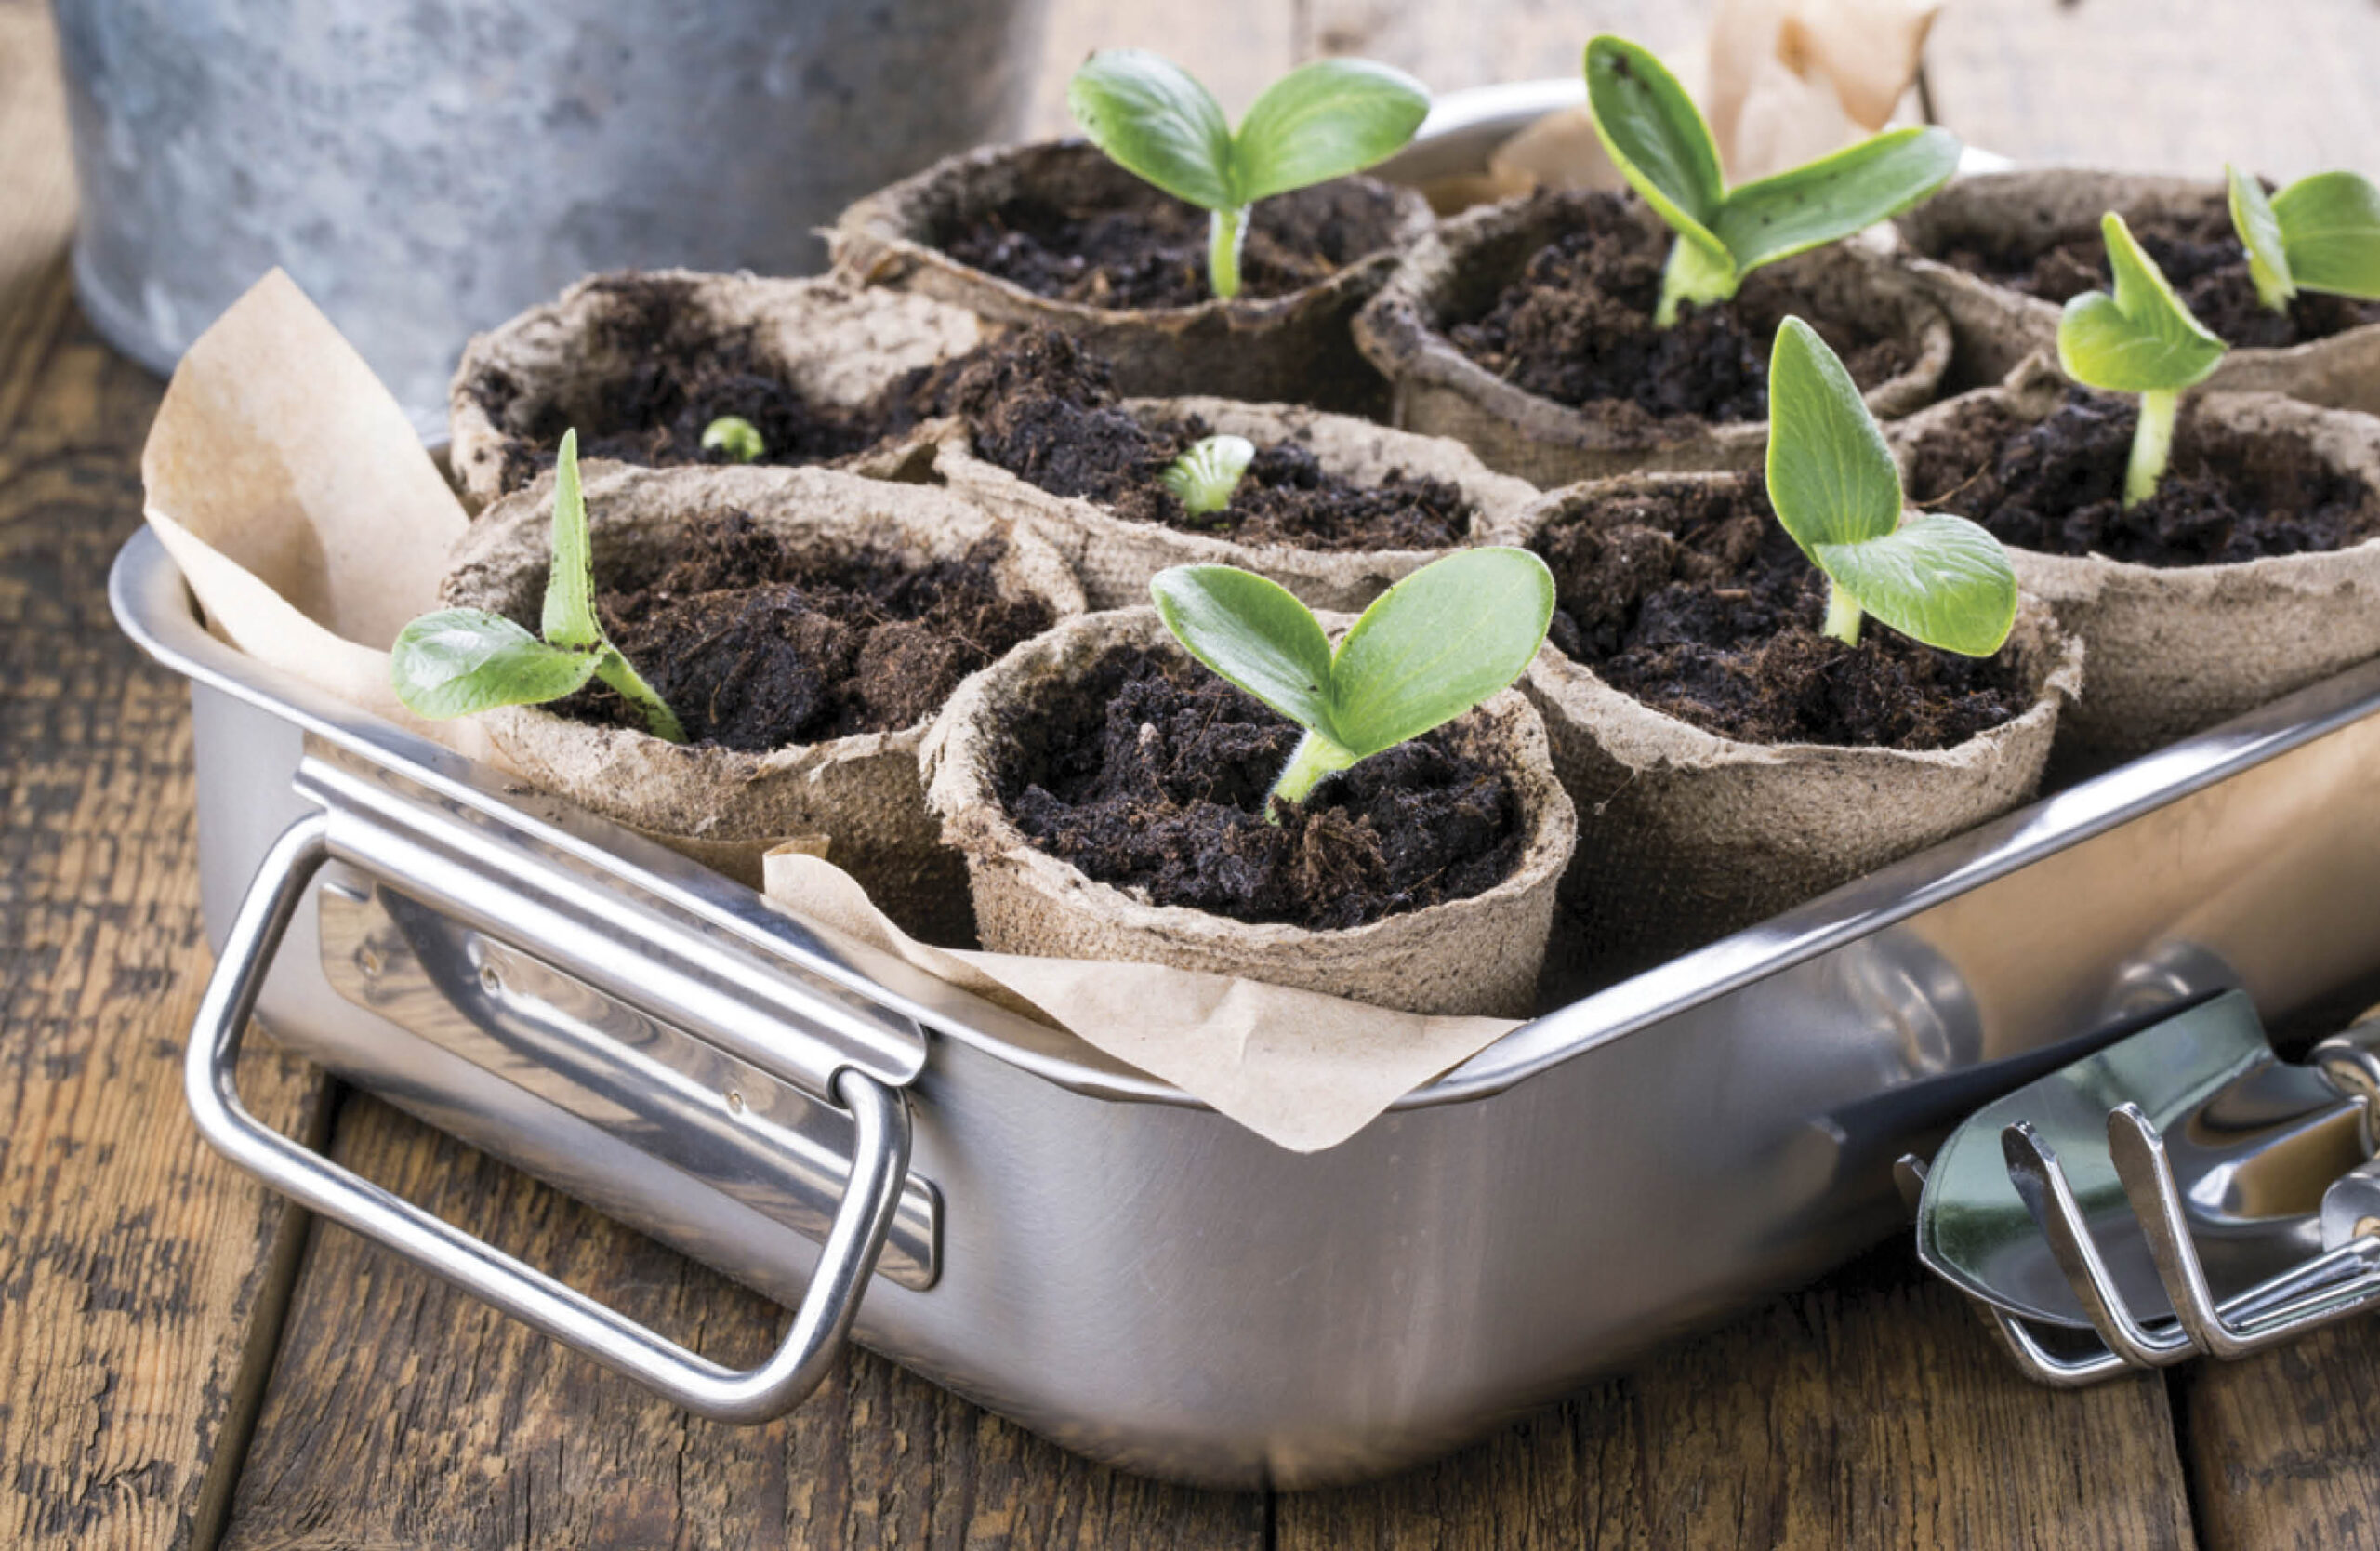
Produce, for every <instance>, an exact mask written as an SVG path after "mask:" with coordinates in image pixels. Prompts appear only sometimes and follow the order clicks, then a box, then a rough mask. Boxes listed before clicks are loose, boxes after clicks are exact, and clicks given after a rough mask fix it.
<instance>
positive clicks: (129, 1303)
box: [0, 147, 311, 1547]
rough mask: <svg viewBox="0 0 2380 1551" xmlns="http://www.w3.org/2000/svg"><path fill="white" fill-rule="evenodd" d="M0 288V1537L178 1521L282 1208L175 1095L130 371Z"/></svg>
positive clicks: (166, 739) (170, 960) (160, 1527)
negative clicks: (218, 1147)
mask: <svg viewBox="0 0 2380 1551" xmlns="http://www.w3.org/2000/svg"><path fill="white" fill-rule="evenodd" d="M14 154H15V148H13V147H12V148H11V156H12V157H13V155H14ZM11 214H13V212H12V211H10V210H9V209H8V208H7V205H6V201H5V200H0V221H6V220H7V219H9V217H10V215H11ZM0 312H6V313H7V315H9V316H10V317H12V318H13V319H14V320H16V322H17V323H18V324H19V325H20V329H19V331H18V332H16V333H14V334H13V335H12V336H11V338H8V339H7V341H6V348H5V349H0V368H5V371H6V373H7V375H6V376H0V413H5V415H6V416H7V418H6V419H5V420H0V617H5V618H7V621H8V628H7V630H0V1460H5V1461H6V1462H7V1465H6V1468H5V1469H0V1544H7V1545H10V1546H67V1545H75V1546H94V1545H124V1546H142V1547H154V1546H168V1545H174V1546H179V1545H188V1544H193V1543H194V1542H203V1541H204V1540H205V1536H206V1532H207V1529H208V1522H207V1521H208V1518H209V1517H210V1515H211V1514H213V1513H215V1512H217V1511H218V1510H219V1507H220V1502H219V1498H218V1496H217V1495H216V1493H217V1492H218V1491H219V1490H220V1488H221V1487H222V1486H223V1485H225V1484H227V1482H228V1478H218V1480H217V1481H216V1482H215V1484H214V1485H213V1486H212V1487H211V1486H210V1484H209V1479H208V1477H207V1474H206V1472H207V1467H208V1465H209V1462H210V1460H211V1459H212V1458H213V1456H214V1452H215V1451H216V1449H217V1446H218V1443H219V1442H221V1441H223V1440H225V1439H230V1440H231V1441H232V1443H233V1445H234V1447H233V1448H232V1451H231V1452H232V1453H233V1455H234V1456H236V1452H237V1450H236V1440H237V1438H238V1437H239V1436H240V1434H241V1432H242V1431H243V1429H244V1427H245V1423H246V1420H247V1418H248V1416H249V1415H250V1414H251V1407H252V1404H253V1399H254V1395H255V1392H256V1389H257V1387H258V1380H259V1379H260V1377H261V1368H262V1359H263V1358H264V1357H265V1356H266V1355H267V1352H268V1351H269V1346H268V1348H267V1351H258V1352H251V1351H250V1349H249V1346H248V1341H249V1336H250V1333H251V1330H252V1328H253V1327H254V1326H255V1325H256V1322H257V1321H258V1316H259V1315H260V1314H262V1315H265V1316H268V1317H269V1316H270V1314H271V1309H272V1307H273V1306H274V1301H275V1298H276V1296H277V1294H278V1293H279V1291H280V1290H281V1289H283V1288H284V1287H285V1285H286V1279H287V1275H288V1272H289V1271H290V1270H291V1269H292V1266H290V1265H288V1264H281V1265H276V1264H275V1261H274V1257H273V1251H274V1247H275V1245H276V1243H278V1242H281V1241H283V1240H284V1239H289V1238H290V1237H291V1236H292V1230H291V1227H290V1226H289V1224H288V1223H287V1221H286V1219H285V1214H284V1211H283V1209H282V1208H281V1207H280V1206H279V1204H278V1203H277V1202H275V1201H273V1200H270V1199H268V1198H267V1197H266V1195H265V1194H264V1193H263V1192H262V1191H261V1190H259V1189H258V1188H257V1187H256V1186H253V1185H251V1184H250V1183H249V1182H248V1181H247V1180H246V1179H245V1178H244V1177H242V1176H240V1175H239V1174H238V1173H236V1172H234V1171H233V1170H232V1169H231V1167H230V1166H229V1165H228V1164H224V1163H221V1162H219V1161H218V1160H216V1159H215V1158H214V1157H213V1155H212V1154H210V1153H208V1152H207V1151H206V1149H205V1147H204V1145H203V1144H202V1143H201V1142H200V1141H199V1139H198V1136H197V1133H195V1132H194V1131H193V1130H192V1127H191V1124H190V1121H189V1120H188V1118H187V1116H186V1114H185V1113H184V1110H183V1107H182V1098H181V1049H182V1037H183V1034H184V1032H185V1031H186V1030H187V1028H188V1027H189V1023H190V1019H191V1016H192V1013H193V1012H194V1010H195V1005H196V1001H197V996H198V992H199V988H200V987H201V986H202V985H203V984H204V982H205V975H206V972H207V969H208V956H207V951H206V944H205V938H204V935H203V934H202V931H201V927H200V920H199V910H198V887H197V878H196V857H195V853H194V846H193V836H192V815H191V802H192V785H191V773H190V753H191V749H190V736H189V711H188V701H187V699H186V697H185V696H184V694H183V691H182V688H181V686H180V684H179V683H177V682H175V681H173V680H171V679H169V678H168V677H167V676H166V675H165V674H163V673H161V672H158V671H156V670H154V669H149V668H146V667H144V666H142V665H140V664H139V662H138V661H137V659H136V655H135V654H134V652H133V650H132V648H131V647H130V646H129V645H128V644H127V643H125V642H124V641H123V639H122V638H121V637H120V636H118V635H117V634H116V632H115V630H114V627H113V625H112V622H111V621H110V619H109V617H108V614H107V605H106V600H105V595H104V587H105V578H106V571H107V563H108V561H109V560H110V558H111V557H112V554H113V552H114V550H115V547H116V545H117V544H118V543H120V542H121V541H122V539H123V537H124V536H125V535H126V533H127V532H128V531H129V530H130V529H131V528H132V526H133V525H134V524H136V523H137V522H138V521H139V481H138V479H137V477H136V475H135V474H134V472H133V466H134V457H135V456H136V452H137V449H138V447H139V442H140V437H141V435H142V432H143V431H144V430H145V429H146V427H147V424H148V420H149V417H150V415H151V413H152V410H153V409H154V406H155V403H156V394H157V389H156V386H155V384H154V382H153V381H152V379H150V378H147V377H146V376H145V375H143V374H142V373H140V372H139V370H138V369H137V368H135V367H133V366H131V365H128V364H126V362H125V361H123V360H122V359H121V358H120V357H118V356H116V355H114V354H113V353H112V352H111V351H108V350H107V348H106V347H105V346H103V345H101V344H100V343H99V340H98V339H97V338H95V337H93V336H92V335H91V334H90V333H89V332H88V331H87V330H86V328H85V327H84V326H83V325H82V324H81V322H80V320H79V318H78V317H77V316H76V315H75V314H74V312H73V304H72V302H71V300H70V299H69V298H68V297H67V294H66V281H65V272H64V265H63V262H62V259H61V257H60V256H59V255H58V254H56V253H55V252H53V254H52V256H51V259H50V260H49V262H48V263H47V264H46V266H45V270H44V273H43V274H42V276H41V277H40V278H39V280H38V281H37V282H35V283H33V284H32V285H24V286H20V288H19V289H18V290H17V292H16V293H15V297H14V299H13V300H12V301H11V302H9V303H8V305H7V307H6V308H0ZM260 1055H261V1053H260ZM246 1081H247V1089H248V1093H249V1095H250V1098H251V1102H252V1103H253V1104H254V1105H255V1106H256V1107H257V1110H258V1113H259V1114H260V1115H263V1116H266V1117H268V1118H269V1119H271V1120H273V1121H274V1122H275V1123H280V1124H291V1123H294V1122H295V1121H296V1120H297V1119H298V1113H299V1111H300V1109H301V1107H302V1106H303V1102H304V1099H305V1095H306V1094H308V1093H309V1092H310V1091H311V1084H310V1083H309V1082H308V1081H307V1080H305V1079H304V1078H303V1076H302V1075H301V1074H298V1073H297V1072H295V1071H294V1070H291V1069H287V1068H284V1067H282V1066H281V1065H280V1064H279V1063H278V1062H276V1061H275V1060H273V1059H271V1057H270V1056H269V1055H261V1058H260V1059H259V1060H258V1061H255V1062H252V1063H250V1065H249V1067H247V1069H246Z"/></svg>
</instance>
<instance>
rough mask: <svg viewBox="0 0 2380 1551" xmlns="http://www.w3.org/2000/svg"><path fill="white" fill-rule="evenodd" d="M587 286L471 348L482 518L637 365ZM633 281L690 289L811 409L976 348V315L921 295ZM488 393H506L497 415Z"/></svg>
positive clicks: (655, 277) (606, 305)
mask: <svg viewBox="0 0 2380 1551" xmlns="http://www.w3.org/2000/svg"><path fill="white" fill-rule="evenodd" d="M620 278H624V277H621V276H601V275H599V276H597V277H595V278H593V279H589V280H582V281H580V282H579V283H578V284H576V285H573V286H572V287H571V288H570V289H569V290H567V291H564V292H563V293H562V297H561V298H560V299H559V300H555V301H550V302H548V303H546V304H544V305H543V306H539V307H532V308H531V309H529V311H527V312H523V313H522V314H521V315H520V316H518V317H516V318H513V319H512V320H510V321H509V322H508V323H506V324H504V325H502V326H500V327H498V328H496V329H493V330H491V331H490V332H488V333H485V334H482V335H480V336H478V337H477V338H474V339H472V340H471V342H470V345H469V348H468V349H467V350H465V351H464V352H463V360H462V364H461V365H459V366H458V367H457V368H456V372H455V380H454V384H453V386H452V388H451V390H450V391H449V395H448V408H449V415H450V420H449V426H450V433H451V435H452V438H453V447H452V454H451V456H452V458H453V462H454V467H455V474H456V478H457V479H458V480H460V481H461V483H462V486H463V496H464V498H465V500H466V501H467V502H469V504H470V505H471V506H472V507H473V509H474V510H476V509H477V508H479V507H482V506H484V505H486V504H487V503H488V502H490V501H493V500H495V499H496V498H497V497H500V496H502V495H504V494H506V492H507V491H508V490H511V489H518V488H520V487H521V486H522V485H523V484H527V483H528V478H527V477H524V475H523V473H522V463H521V460H520V458H519V457H518V456H517V455H518V454H521V453H523V452H525V451H526V450H527V448H528V442H527V440H526V438H527V436H528V435H529V434H530V433H531V431H532V430H533V428H536V427H541V426H549V425H576V426H578V427H579V428H580V435H581V436H584V435H586V434H587V429H586V428H587V427H588V426H589V425H592V424H597V423H600V422H601V421H602V418H604V417H603V413H602V404H603V403H604V400H605V399H606V398H607V397H608V396H609V395H610V394H611V393H612V392H614V391H616V390H617V389H618V387H619V386H620V384H621V382H622V381H623V379H624V378H627V376H628V373H630V372H631V371H633V370H635V369H636V368H637V367H638V366H640V365H641V364H642V363H641V361H640V360H639V359H637V358H636V357H634V356H632V355H630V354H628V353H627V352H626V351H623V349H622V348H621V346H620V344H619V342H618V341H617V340H616V339H615V338H613V334H612V331H611V330H610V329H609V328H607V327H606V326H605V325H606V323H607V322H608V320H609V319H610V317H611V316H612V314H613V310H614V306H615V304H614V303H613V302H612V301H611V300H610V298H609V296H608V293H607V292H606V289H605V287H606V285H607V284H608V283H609V282H610V281H613V280H616V279H620ZM635 278H638V279H641V280H649V281H658V282H662V283H664V284H668V283H681V284H683V285H687V286H688V287H690V294H689V295H688V297H687V299H686V303H685V305H686V307H687V310H688V312H689V313H690V315H691V316H692V317H694V318H697V319H699V320H701V331H702V332H704V333H706V334H707V335H708V336H709V337H711V338H720V339H725V338H734V337H735V336H738V335H742V336H744V337H746V338H749V340H750V341H751V344H752V347H753V349H754V351H756V352H757V353H758V354H759V355H760V358H761V359H763V360H766V361H769V362H772V363H774V365H776V367H777V368H778V370H779V371H781V372H782V373H783V374H784V378H785V380H786V382H787V383H788V384H789V385H790V386H792V387H793V388H794V389H795V390H797V391H800V393H801V394H803V395H804V396H805V397H807V398H810V399H812V400H813V401H814V402H817V403H822V404H837V405H845V406H849V405H855V404H862V403H864V402H866V400H867V399H868V398H869V397H871V396H872V395H874V394H875V393H876V391H878V390H879V389H881V388H883V387H885V386H886V385H887V384H889V383H891V382H893V381H894V380H895V379H897V378H900V377H901V376H903V375H904V374H905V373H907V372H909V371H911V370H914V369H915V368H918V367H920V366H930V365H933V364H934V363H935V362H937V361H940V360H943V359H944V358H945V357H947V356H952V355H959V354H963V353H964V352H965V351H970V350H972V349H974V348H975V346H976V344H977V343H978V342H979V341H980V339H981V337H982V334H983V327H982V325H981V324H980V323H979V322H978V321H977V320H976V318H975V316H974V314H972V313H971V312H965V311H962V310H960V309H959V308H955V307H945V306H942V305H940V304H939V303H937V302H934V301H932V300H931V299H929V298H925V297H919V296H904V295H902V294H900V293H898V292H894V291H870V290H862V289H857V288H854V287H853V286H849V285H842V284H840V283H839V282H836V281H833V280H763V279H760V278H758V277H756V276H753V275H748V274H695V273H693V272H689V271H685V270H656V271H652V272H647V273H645V274H642V275H639V276H636V277H635ZM490 384H500V385H501V387H500V390H499V391H501V392H502V393H503V394H506V395H509V396H507V397H506V398H505V399H504V402H503V403H502V404H501V406H500V408H499V409H498V411H497V412H496V415H495V416H494V417H493V418H492V417H491V415H490V412H489V407H488V405H487V404H486V402H485V401H484V399H483V389H485V388H486V387H487V386H489V385H490Z"/></svg>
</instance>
